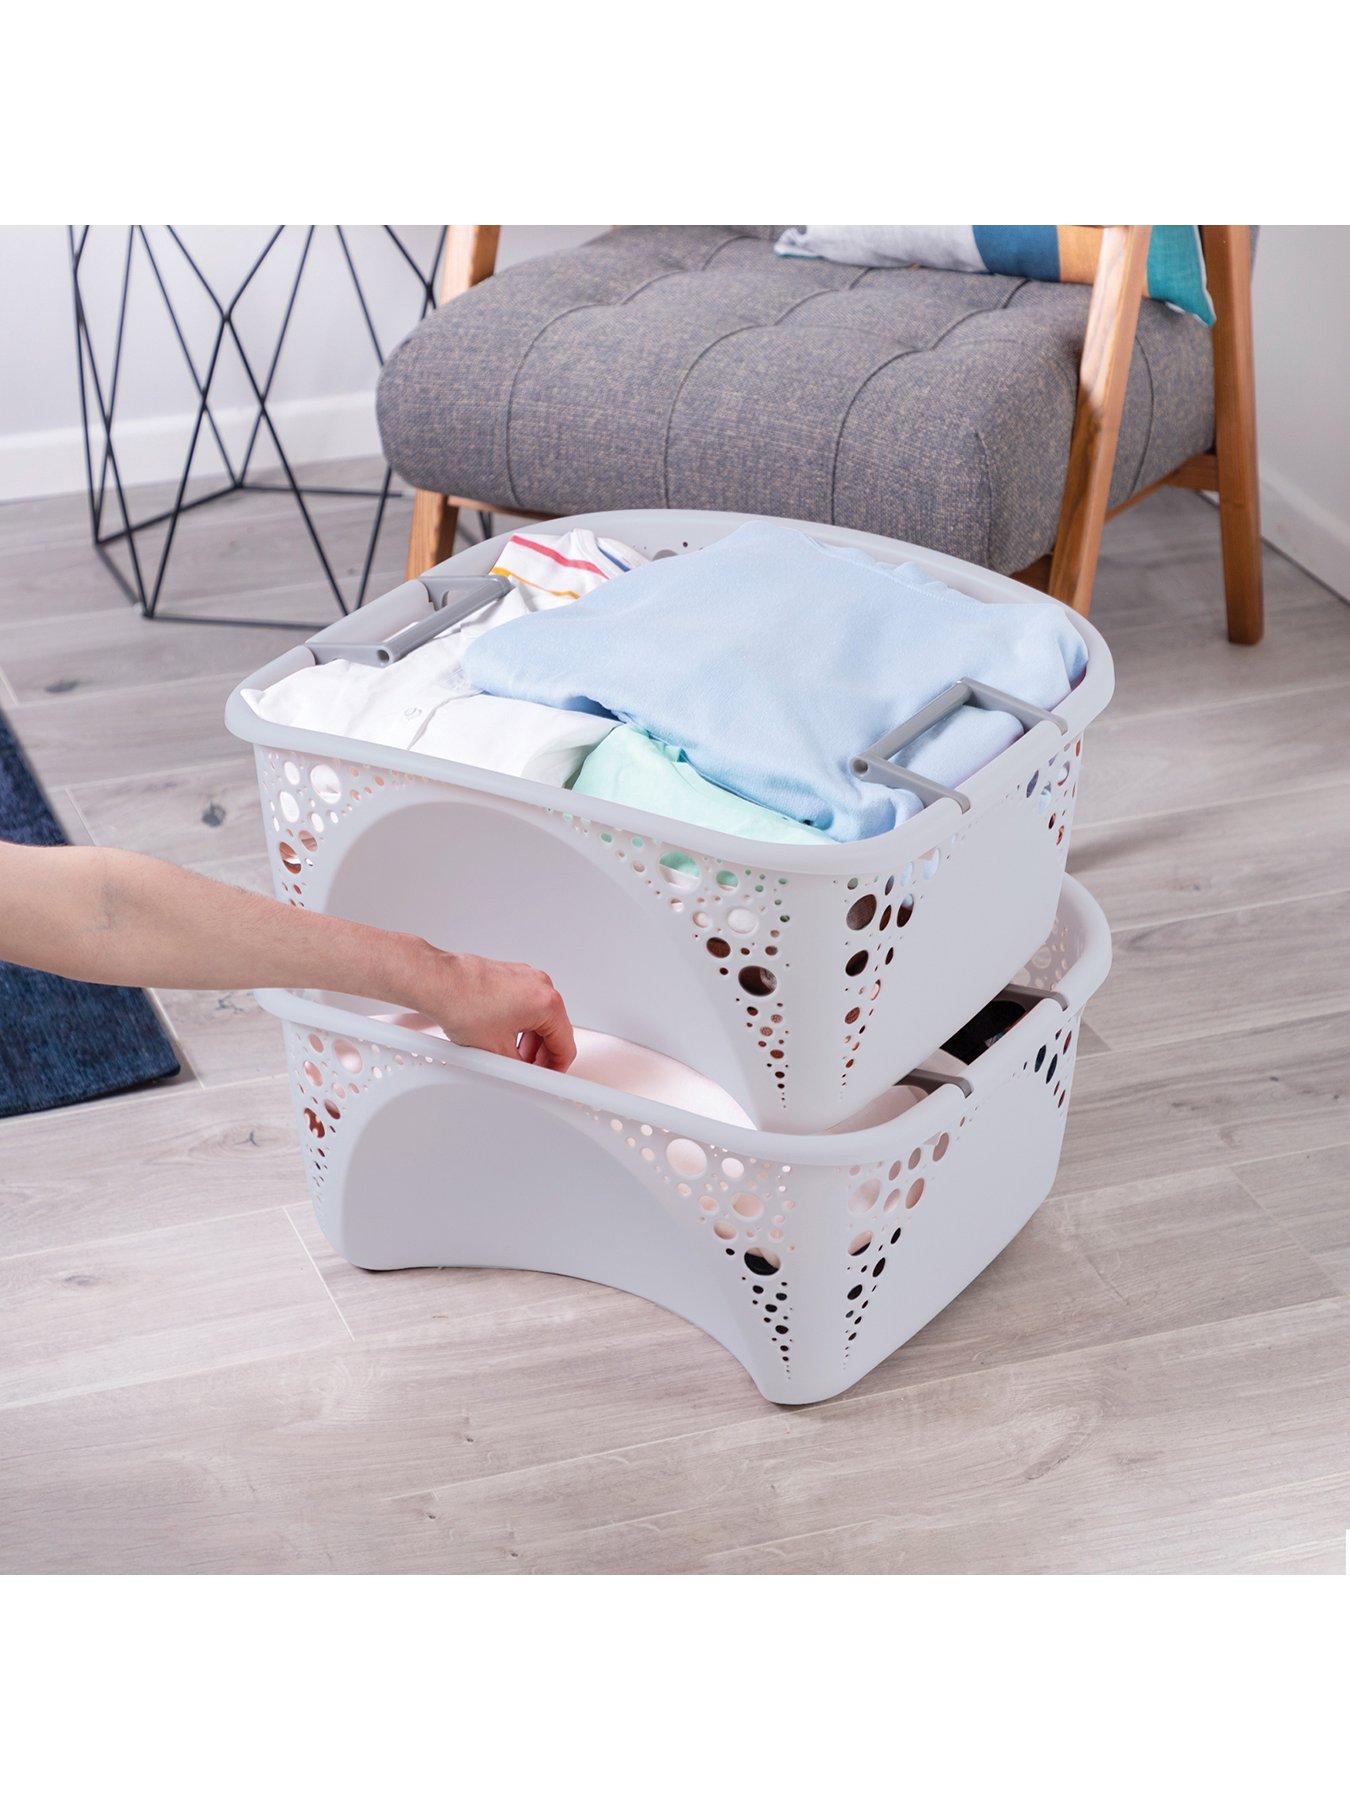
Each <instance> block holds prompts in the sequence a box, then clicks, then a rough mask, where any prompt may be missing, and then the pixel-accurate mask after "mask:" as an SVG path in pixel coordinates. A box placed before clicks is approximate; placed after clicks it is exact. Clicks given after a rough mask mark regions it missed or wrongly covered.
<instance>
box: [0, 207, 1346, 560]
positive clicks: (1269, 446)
mask: <svg viewBox="0 0 1350 1800" xmlns="http://www.w3.org/2000/svg"><path fill="white" fill-rule="evenodd" d="M601 229H602V227H600V226H596V225H558V226H540V225H518V226H507V227H506V229H505V231H504V232H503V237H502V254H501V258H500V263H501V265H502V266H504V265H506V264H508V263H511V262H518V261H521V260H522V259H524V258H525V257H528V256H535V255H538V254H539V253H540V252H541V251H544V250H548V249H552V248H556V247H560V246H562V245H565V244H575V243H581V242H583V241H584V240H585V239H586V238H588V237H591V236H593V235H594V234H595V233H596V232H597V231H599V230H601ZM400 230H401V231H402V233H403V234H404V236H405V239H406V241H407V242H408V243H409V246H410V248H412V249H413V250H414V252H415V254H416V255H417V256H418V257H419V259H420V260H421V261H422V263H423V265H424V266H425V260H426V258H427V257H428V256H429V255H430V254H431V250H432V247H433V245H434V243H435V229H434V227H432V226H406V227H400ZM151 235H152V242H153V243H154V244H155V246H156V248H157V251H162V255H161V258H160V261H161V267H162V268H163V270H164V273H165V278H166V281H167V282H168V283H169V284H170V286H171V291H172V292H173V294H174V297H175V301H176V302H177V303H178V304H179V305H180V306H181V308H182V310H183V313H184V315H185V319H186V321H187V322H188V324H189V341H190V342H191V343H192V345H193V346H194V348H200V349H201V350H202V351H203V352H204V351H205V348H206V346H207V345H208V344H209V342H210V338H211V333H212V328H213V317H212V315H211V313H210V311H209V308H208V307H207V306H206V305H205V303H204V300H203V297H202V295H201V292H200V290H199V289H198V288H197V286H196V284H195V282H194V280H193V278H192V276H191V275H190V273H189V272H188V271H187V269H186V268H185V266H184V265H183V263H182V260H181V258H180V257H179V256H178V254H177V252H176V251H175V250H174V249H173V247H172V246H171V245H169V244H168V243H167V240H166V238H165V234H164V232H163V230H162V228H155V229H154V231H153V232H152V234H151ZM183 235H184V238H185V241H186V242H187V243H188V245H189V247H190V248H191V249H192V251H193V253H194V255H197V256H199V257H200V259H201V261H202V263H203V266H204V267H205V269H206V271H207V273H208V274H209V275H210V276H211V278H212V280H213V281H215V282H218V283H220V284H222V285H224V284H226V283H228V282H229V281H230V280H231V279H233V280H235V281H237V280H240V279H242V277H243V274H244V273H245V271H246V270H247V268H248V266H249V263H250V262H251V261H252V259H253V257H254V256H255V255H256V254H257V252H258V250H259V249H260V248H261V246H262V244H263V242H264V241H265V239H266V236H267V228H264V227H260V226H190V227H184V228H183ZM124 242H125V234H124V233H122V232H119V231H118V230H116V229H115V228H113V227H101V228H99V230H97V231H96V232H95V234H94V236H93V237H92V238H91V240H90V249H89V251H88V252H87V263H86V268H87V273H88V277H89V281H88V298H87V301H86V305H87V307H88V310H89V312H90V315H91V327H92V329H93V330H94V331H95V332H96V334H98V335H99V340H100V343H101V345H102V346H104V347H105V348H108V349H110V347H111V346H110V334H111V332H112V330H113V327H114V325H115V322H116V307H117V292H118V283H119V280H120V272H121V265H120V255H121V251H122V248H123V245H124ZM351 243H352V246H353V252H354V255H355V257H356V259H357V264H358V267H359V268H360V269H361V271H362V275H363V279H366V281H367V292H368V295H369V299H370V304H371V308H372V312H373V314H374V318H375V324H376V329H377V331H378V332H379V334H380V336H381V339H382V342H383V343H384V346H385V348H386V349H387V348H388V347H389V346H390V345H391V344H393V343H395V342H397V340H398V339H399V338H400V337H401V336H402V335H403V333H404V332H405V331H406V330H407V329H408V327H409V326H410V325H411V324H412V322H413V321H414V319H415V317H416V313H417V306H418V295H417V289H416V284H415V282H414V280H413V278H412V276H411V274H410V273H409V272H408V271H407V270H406V268H405V267H403V266H402V265H401V264H400V262H399V260H398V258H397V255H396V253H395V252H394V250H393V247H392V246H391V245H389V244H388V243H387V241H386V240H383V234H382V233H381V232H380V230H379V228H378V227H376V226H355V227H353V228H352V230H351ZM298 252H299V236H298V234H297V233H296V232H295V231H294V229H292V230H291V231H290V232H288V234H287V238H286V239H285V240H283V243H282V245H280V246H279V247H278V250H277V251H276V252H275V253H274V255H273V259H272V261H271V262H270V263H269V264H268V265H266V267H265V269H264V271H263V274H262V275H261V276H260V277H259V279H258V282H257V284H256V286H255V288H254V289H251V290H250V291H249V293H248V294H247V295H246V297H245V299H244V300H243V302H242V303H241V305H240V309H239V315H238V316H239V325H240V332H241V335H242V336H243V338H244V341H245V344H246V345H247V346H249V347H250V349H251V350H256V352H257V354H258V355H262V354H263V353H264V351H265V349H266V348H267V346H268V345H270V343H271V340H272V337H273V335H274V332H275V321H276V320H277V319H278V318H279V315H280V308H281V306H282V304H283V303H284V299H285V292H286V279H287V270H288V269H292V268H293V267H294V259H295V257H296V256H297V255H298ZM1254 307H1255V316H1256V369H1257V391H1258V401H1259V421H1258V426H1259V436H1260V449H1261V469H1262V487H1263V505H1264V528H1265V533H1266V536H1267V537H1268V539H1269V540H1270V542H1271V543H1273V544H1275V545H1276V546H1277V547H1278V548H1279V549H1281V550H1284V551H1285V552H1286V553H1287V554H1288V555H1290V556H1292V557H1293V558H1294V559H1295V560H1296V561H1298V562H1300V563H1302V564H1303V565H1304V567H1306V568H1308V569H1309V570H1311V571H1312V573H1313V574H1315V575H1317V576H1319V577H1320V578H1321V579H1322V580H1323V581H1325V582H1327V583H1328V584H1329V585H1330V586H1332V587H1334V588H1336V589H1337V591H1338V592H1340V593H1342V594H1346V595H1350V229H1347V228H1344V227H1334V226H1333V227H1319V226H1269V227H1267V228H1266V229H1265V230H1264V231H1263V232H1262V234H1261V246H1260V252H1259V254H1258V256H1257V261H1256V281H1255V292H1254ZM130 321H131V323H130V327H129V330H128V334H127V340H126V348H125V351H124V368H123V375H122V387H121V398H120V401H119V408H118V416H119V420H120V422H121V426H122V429H121V430H120V431H119V436H118V443H119V450H120V456H121V460H122V468H123V475H124V479H126V480H129V481H148V480H155V479H159V478H164V477H167V476H170V475H173V474H176V473H177V471H178V468H179V467H180V465H181V459H182V455H183V451H184V448H185V445H186V441H187V432H188V429H189V425H190V421H191V417H192V410H191V409H192V407H193V404H194V394H193V390H192V386H191V382H190V380H189V378H188V375H187V372H186V370H185V369H184V367H183V364H182V361H181V358H180V356H179V352H178V350H177V347H176V345H175V344H174V343H173V340H172V337H171V335H170V333H169V328H168V323H167V319H166V318H165V315H164V312H163V309H162V306H161V304H160V302H159V300H158V297H157V294H156V292H155V289H154V285H153V277H152V276H151V274H150V271H149V269H148V267H147V265H146V264H145V263H144V261H143V260H142V259H141V258H140V257H139V253H138V261H137V266H136V269H135V274H134V287H133V304H132V306H131V308H130ZM105 360H106V358H105ZM374 369H375V363H374V354H373V351H372V350H371V347H370V345H369V341H368V340H367V338H366V337H365V335H364V326H363V324H362V321H361V318H360V315H359V313H358V311H357V308H356V302H355V297H354V295H353V293H352V290H351V285H350V280H349V277H348V276H347V273H346V270H345V268H344V266H343V264H342V261H341V252H340V250H339V247H338V244H337V240H336V238H335V236H334V235H333V233H332V232H331V231H327V230H326V231H323V232H321V233H320V234H319V235H318V237H317V238H316V243H315V249H314V252H313V260H312V262H311V265H310V267H309V268H308V270H307V272H306V276H305V283H304V285H303V286H302V288H301V295H300V300H299V303H298V305H297V311H296V316H295V319H294V322H293V324H292V327H291V336H290V338H289V339H288V341H287V346H286V350H285V352H284V354H283V357H282V361H281V363H280V365H279V369H278V375H277V382H276V386H275V389H274V395H275V398H276V401H277V408H276V410H277V416H278V421H279V425H280V426H281V429H282V438H283V443H284V444H285V446H286V450H287V454H288V456H290V455H293V456H294V457H295V459H296V460H298V461H309V460H314V459H318V458H322V457H325V456H348V455H358V454H362V453H365V452H367V451H371V450H374V449H375V448H376V446H377V436H376V431H375V413H374V403H373V388H374ZM215 392H216V393H218V395H219V397H220V400H221V403H222V409H223V412H224V415H225V416H224V424H225V425H226V427H227V433H226V435H227V438H228V439H230V440H232V441H233V444H234V445H237V444H238V442H239V439H240V436H241V434H242V432H243V431H244V430H245V429H246V428H247V424H248V422H249V420H250V419H251V416H252V415H251V412H250V409H249V406H248V397H249V396H248V388H247V385H246V383H245V381H244V378H243V376H242V373H241V372H240V371H239V370H238V368H237V366H236V364H235V361H234V358H233V356H232V354H231V353H230V352H228V351H227V352H226V360H225V362H224V364H223V366H222V371H221V377H220V381H219V387H218V389H217V390H215ZM79 416H80V415H79V402H78V395H77V389H76V383H75V344H74V326H73V323H72V310H71V299H70V277H69V267H68V261H67V252H66V239H65V231H64V228H63V227H58V226H35V227H31V228H20V227H0V499H13V498H17V497H21V496H25V495H32V494H49V493H63V492H67V491H70V490H72V489H75V488H78V487H79V486H80V485H81V483H82V481H83V479H84V466H83V460H82V451H81V440H80V429H79ZM208 449H209V446H208V445H206V444H205V443H204V445H203V448H202V450H201V451H200V452H199V460H198V461H197V462H196V463H194V469H196V470H200V471H202V472H207V471H209V470H210V469H211V467H212V463H211V462H210V460H209V457H208ZM264 449H266V446H264Z"/></svg>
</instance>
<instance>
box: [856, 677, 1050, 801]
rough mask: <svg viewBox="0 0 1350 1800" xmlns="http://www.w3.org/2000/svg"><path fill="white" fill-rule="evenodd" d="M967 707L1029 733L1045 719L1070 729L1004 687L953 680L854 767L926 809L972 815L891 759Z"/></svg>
mask: <svg viewBox="0 0 1350 1800" xmlns="http://www.w3.org/2000/svg"><path fill="white" fill-rule="evenodd" d="M963 706H979V707H983V708H984V710H985V711H986V712H1005V713H1011V714H1012V716H1013V718H1014V719H1016V720H1017V722H1018V724H1019V725H1020V726H1021V727H1022V729H1023V730H1024V731H1030V730H1031V728H1032V726H1033V725H1040V724H1043V723H1045V722H1046V721H1048V722H1049V723H1050V724H1051V725H1053V726H1055V727H1056V729H1057V730H1058V731H1060V732H1061V733H1066V732H1067V731H1068V727H1067V725H1065V723H1064V721H1063V719H1061V718H1060V717H1059V715H1058V714H1057V713H1051V712H1046V711H1045V709H1044V708H1043V707H1040V706H1033V705H1032V704H1031V702H1030V701H1029V700H1019V699H1018V698H1017V696H1016V695H1015V694H1005V693H1003V692H1002V690H1001V689H999V688H992V687H986V686H985V684H984V682H982V681H971V680H969V679H965V680H962V681H954V682H953V683H952V685H951V686H950V687H949V688H948V689H947V690H946V692H945V693H942V694H939V695H938V696H937V698H936V699H935V700H930V701H929V702H928V704H927V706H921V707H920V708H919V710H918V712H916V713H915V714H914V716H913V718H910V719H906V720H905V722H904V724H903V725H897V726H896V727H895V729H894V731H888V732H887V733H886V735H885V737H884V738H878V740H877V742H876V743H875V744H873V745H872V746H871V748H870V749H868V750H864V751H863V752H862V754H861V755H860V756H855V757H854V758H853V761H852V763H851V764H850V765H849V766H850V767H851V768H852V770H853V773H854V774H855V775H861V776H862V778H863V780H864V781H877V782H880V783H881V784H882V786H883V787H893V788H906V789H907V790H908V791H909V792H910V793H911V794H917V795H918V796H919V798H920V800H922V801H923V803H924V805H925V806H927V805H928V804H929V803H930V802H931V801H933V800H955V802H956V804H957V805H958V806H959V807H960V808H961V811H962V812H969V811H970V801H969V800H968V799H967V798H966V796H965V795H964V794H962V793H960V792H959V791H958V790H957V789H956V788H949V787H944V786H943V784H942V783H941V782H940V781H930V780H929V778H928V777H927V776H926V775H916V774H915V773H914V771H913V770H912V769H907V768H905V767H904V765H903V764H899V763H893V762H892V761H891V758H892V757H893V756H894V755H895V753H896V751H897V750H901V749H903V748H904V746H905V745H906V744H908V743H910V742H912V741H913V739H914V738H916V737H921V736H922V735H923V733H924V732H925V731H928V730H929V729H930V728H931V727H932V726H934V725H936V724H938V722H939V721H940V720H942V719H945V718H948V717H950V715H951V714H952V713H954V712H958V711H959V710H960V708H961V707H963Z"/></svg>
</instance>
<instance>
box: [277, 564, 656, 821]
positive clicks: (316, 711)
mask: <svg viewBox="0 0 1350 1800" xmlns="http://www.w3.org/2000/svg"><path fill="white" fill-rule="evenodd" d="M645 561H646V558H645V557H644V556H642V555H641V553H640V552H638V551H636V550H632V549H630V548H629V547H628V546H627V545H625V544H618V543H615V542H613V541H612V540H611V539H609V538H600V537H597V536H596V535H595V533H594V532H592V531H569V532H567V533H566V535H564V536H543V535H538V536H536V535H533V534H529V533H518V534H517V535H515V536H514V537H512V538H510V539H509V540H508V541H507V543H506V545H505V547H504V549H503V551H502V554H501V558H500V560H499V561H498V562H497V564H496V565H495V566H494V567H493V569H492V570H491V573H492V574H494V575H501V576H504V577H505V578H506V579H507V580H508V581H510V582H512V583H513V586H512V590H511V592H510V593H509V594H507V595H505V596H504V597H503V598H502V599H500V600H496V601H493V602H492V604H491V605H490V606H487V607H484V608H483V610H482V611H481V612H479V613H476V614H474V616H473V617H472V618H471V619H469V620H468V621H466V622H465V623H464V624H463V625H461V626H459V627H458V628H457V629H455V630H452V631H447V632H446V633H445V634H444V635H443V636H441V637H438V638H433V639H432V641H431V642H430V643H429V644H424V645H423V646H422V647H421V649H419V650H415V651H413V652H412V653H411V655H409V656H406V657H404V658H403V660H402V661H401V662H396V663H390V664H388V665H387V666H376V665H373V664H366V663H355V662H348V661H346V660H345V658H341V657H339V658H336V659H335V660H334V661H332V662H327V663H320V664H318V665H317V666H316V667H314V668H310V669H300V670H297V672H296V673H295V674H294V675H288V676H286V677H285V679H284V680H282V681H278V682H277V683H276V684H275V685H274V686H272V687H269V688H265V689H258V688H246V689H245V690H244V697H245V699H246V700H248V702H249V704H250V705H251V706H252V707H253V710H254V711H255V712H256V713H258V714H259V715H260V716H261V717H262V718H264V719H270V720H272V722H273V723H274V724H277V725H294V726H299V727H300V728H301V729H302V730H306V731H325V732H329V733H332V734H333V735H335V736H342V737H354V738H359V739H361V741H362V742H364V743H368V744H385V745H387V746H389V747H390V748H392V749H397V750H413V749H416V750H418V751H421V752H422V753H423V754H425V755H428V756H440V757H444V758H445V759H446V760H447V761H449V762H460V763H468V764H470V765H471V766H473V767H475V768H480V769H496V770H498V771H500V772H501V773H502V774H506V775H521V776H525V777H526V778H528V779H529V780H532V781H546V782H549V783H551V784H552V785H553V786H555V787H566V786H567V785H568V783H569V782H570V781H571V780H572V779H573V777H574V776H575V775H576V773H577V771H578V770H579V769H580V767H581V765H582V762H583V761H584V760H585V757H586V756H587V754H588V752H589V751H591V750H593V749H594V748H595V746H596V745H597V744H598V743H599V742H600V740H601V739H602V738H604V737H605V736H607V735H608V733H609V732H610V730H611V729H612V728H613V724H614V721H613V720H612V719H601V718H597V717H595V716H594V715H590V716H586V715H584V714H581V713H568V712H564V711H562V710H561V709H559V708H553V707H545V706H536V705H532V704H529V703H526V702H522V701H519V700H512V699H503V698H500V697H498V696H493V695H485V694H483V693H482V692H481V690H480V689H478V688H477V687H475V686H474V684H473V683H472V682H471V681H469V680H468V679H467V678H466V676H465V674H464V666H463V665H464V653H465V651H466V650H467V649H468V648H469V646H470V645H471V644H472V643H473V642H474V641H475V639H477V638H480V637H482V636H483V634H484V633H485V632H490V631H494V630H496V629H497V627H498V626H500V625H504V624H506V623H507V622H508V621H509V620H512V619H523V618H526V617H527V616H528V615H530V614H531V613H536V612H544V611H547V610H548V609H549V608H551V607H559V606H567V605H570V604H571V602H573V601H574V600H578V599H580V598H581V596H582V595H584V594H589V593H590V592H591V591H592V590H593V589H595V588H597V587H599V586H600V585H601V584H602V583H604V582H606V581H609V580H611V579H612V578H613V577H614V576H616V575H623V574H626V573H627V572H628V571H629V570H630V569H635V568H637V567H638V566H639V565H640V564H642V563H644V562H645Z"/></svg>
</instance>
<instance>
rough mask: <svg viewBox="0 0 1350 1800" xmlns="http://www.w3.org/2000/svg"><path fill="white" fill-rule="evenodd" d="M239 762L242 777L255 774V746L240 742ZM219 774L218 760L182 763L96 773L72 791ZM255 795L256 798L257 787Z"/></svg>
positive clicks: (76, 785) (260, 810)
mask: <svg viewBox="0 0 1350 1800" xmlns="http://www.w3.org/2000/svg"><path fill="white" fill-rule="evenodd" d="M239 764H240V767H239V773H240V776H241V777H242V776H243V774H244V772H245V771H247V772H248V774H249V775H250V776H252V775H253V770H254V758H253V746H252V745H251V744H240V746H239ZM219 774H220V764H219V763H216V762H190V763H180V764H176V765H175V766H174V767H172V768H167V769H156V770H155V771H154V773H153V774H151V775H95V776H92V777H91V778H90V779H89V780H88V781H77V782H74V783H73V784H71V792H72V793H73V792H74V790H75V789H76V788H78V789H79V790H80V792H81V793H84V792H85V791H87V790H88V789H89V788H102V787H130V786H133V785H134V786H137V787H140V786H144V785H152V784H153V785H159V784H162V783H164V782H173V781H178V780H180V779H181V778H183V777H192V776H195V775H203V776H207V777H210V776H219ZM254 797H255V798H256V789H255V796H254ZM258 816H259V818H261V817H262V807H261V803H259V808H258Z"/></svg>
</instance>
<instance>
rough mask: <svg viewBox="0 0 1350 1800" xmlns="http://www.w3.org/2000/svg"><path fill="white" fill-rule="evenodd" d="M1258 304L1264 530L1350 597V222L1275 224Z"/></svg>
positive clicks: (1264, 253) (1267, 237) (1265, 246)
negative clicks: (1338, 223) (1333, 223)
mask: <svg viewBox="0 0 1350 1800" xmlns="http://www.w3.org/2000/svg"><path fill="white" fill-rule="evenodd" d="M1252 307H1253V312H1254V315H1255V337H1256V397H1257V419H1256V428H1257V443H1258V448H1259V452H1260V459H1261V513H1262V529H1263V531H1264V534H1265V536H1266V538H1267V539H1268V540H1269V542H1270V543H1272V544H1274V545H1275V546H1276V547H1277V549H1280V550H1283V551H1284V552H1285V554H1286V555H1287V556H1291V557H1293V559H1294V561H1295V562H1297V563H1301V564H1302V565H1303V567H1304V568H1305V569H1307V570H1309V571H1310V573H1312V574H1313V575H1316V576H1317V577H1318V579H1319V580H1321V581H1325V582H1326V584H1327V586H1328V587H1331V588H1334V589H1335V590H1336V592H1337V593H1338V594H1344V595H1345V596H1346V597H1347V598H1348V599H1350V227H1346V226H1340V225H1330V226H1329V225H1322V226H1318V225H1269V226H1266V227H1265V228H1264V229H1263V230H1262V232H1261V241H1260V245H1259V247H1258V250H1257V256H1256V276H1255V280H1254V283H1253V288H1252Z"/></svg>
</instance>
